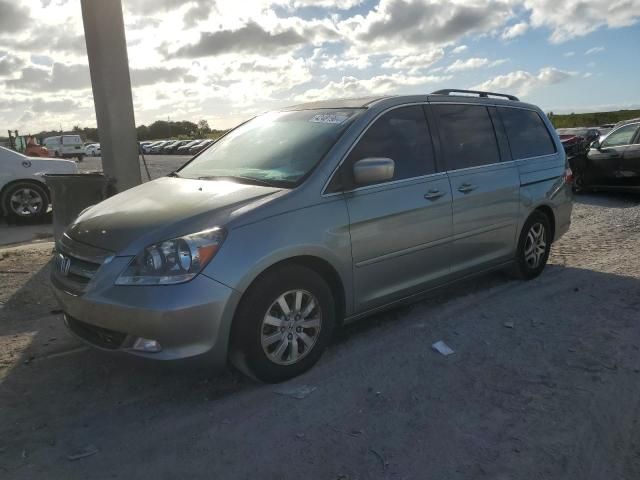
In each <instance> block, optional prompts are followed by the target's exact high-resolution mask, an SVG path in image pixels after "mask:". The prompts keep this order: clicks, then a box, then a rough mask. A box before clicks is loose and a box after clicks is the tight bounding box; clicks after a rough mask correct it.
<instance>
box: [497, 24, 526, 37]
mask: <svg viewBox="0 0 640 480" xmlns="http://www.w3.org/2000/svg"><path fill="white" fill-rule="evenodd" d="M527 30H529V24H528V23H527V22H520V23H516V24H515V25H512V26H510V27H509V28H507V29H506V30H505V31H504V32H502V38H503V39H505V40H511V39H513V38H516V37H519V36H520V35H524V34H525V33H526V32H527Z"/></svg>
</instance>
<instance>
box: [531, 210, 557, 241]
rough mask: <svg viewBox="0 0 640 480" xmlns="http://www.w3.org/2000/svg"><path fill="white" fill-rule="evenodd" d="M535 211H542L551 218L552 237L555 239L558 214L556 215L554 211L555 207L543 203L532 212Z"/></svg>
mask: <svg viewBox="0 0 640 480" xmlns="http://www.w3.org/2000/svg"><path fill="white" fill-rule="evenodd" d="M533 212H540V213H542V214H544V215H545V216H546V217H547V218H548V219H549V224H550V225H551V239H552V241H553V239H555V238H556V216H555V213H553V208H551V207H550V206H549V205H545V204H543V205H538V206H537V207H536V208H535V209H534V210H533V211H532V213H533Z"/></svg>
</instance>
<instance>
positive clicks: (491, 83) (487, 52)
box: [0, 0, 640, 131]
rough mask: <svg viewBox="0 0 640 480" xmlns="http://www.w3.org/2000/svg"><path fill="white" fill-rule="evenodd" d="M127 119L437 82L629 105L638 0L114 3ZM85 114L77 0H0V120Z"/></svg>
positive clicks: (48, 120) (243, 109) (241, 112)
mask: <svg viewBox="0 0 640 480" xmlns="http://www.w3.org/2000/svg"><path fill="white" fill-rule="evenodd" d="M123 8H124V16H125V25H126V26H125V28H126V35H127V44H128V51H129V64H130V69H131V79H132V83H133V95H134V104H135V113H136V123H137V124H142V123H151V122H153V121H154V120H158V119H167V118H168V117H170V118H171V119H172V120H181V119H189V120H193V121H197V120H199V119H202V118H204V119H207V120H208V121H209V123H210V125H211V126H212V127H218V128H227V127H230V126H233V125H234V124H236V123H238V122H239V121H241V120H244V119H246V118H248V117H250V116H252V115H254V114H256V113H259V112H263V111H266V110H269V109H273V108H278V107H280V106H284V105H288V104H292V103H299V102H303V101H307V100H316V99H322V98H331V97H351V96H361V95H369V94H404V93H425V92H431V91H433V90H436V89H439V88H445V87H456V88H470V87H473V88H481V89H487V90H494V91H504V92H509V93H515V94H517V95H520V96H521V97H523V98H524V99H526V100H527V101H530V102H533V103H536V104H538V105H540V106H541V107H542V108H544V109H545V110H547V111H548V110H553V111H555V112H571V111H576V112H578V111H591V110H605V109H618V108H627V107H638V106H640V80H639V79H640V63H639V62H638V61H637V59H638V46H640V23H638V22H639V20H640V0H561V1H559V0H482V1H481V0H191V1H183V0H123ZM74 124H81V125H86V126H94V125H95V116H94V111H93V99H92V96H91V88H90V80H89V73H88V66H87V58H86V51H85V44H84V36H83V27H82V16H81V10H80V1H79V0H0V128H2V130H3V131H5V130H7V129H8V128H12V129H14V128H18V129H20V130H22V131H39V130H41V129H44V128H59V127H60V126H62V128H70V127H71V126H72V125H74Z"/></svg>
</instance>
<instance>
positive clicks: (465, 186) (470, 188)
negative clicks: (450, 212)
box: [458, 183, 476, 193]
mask: <svg viewBox="0 0 640 480" xmlns="http://www.w3.org/2000/svg"><path fill="white" fill-rule="evenodd" d="M475 189H476V187H474V186H473V185H471V184H470V183H463V184H462V185H460V186H459V187H458V191H459V192H462V193H469V192H472V191H474V190H475Z"/></svg>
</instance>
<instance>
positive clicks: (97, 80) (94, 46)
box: [80, 0, 142, 192]
mask: <svg viewBox="0 0 640 480" xmlns="http://www.w3.org/2000/svg"><path fill="white" fill-rule="evenodd" d="M80 4H81V6H82V19H83V22H84V36H85V40H86V42H87V55H88V57H89V70H90V71H91V85H92V88H93V101H94V103H95V107H96V118H97V120H98V134H99V136H100V146H101V149H102V168H103V170H104V173H105V175H107V176H108V177H109V178H110V179H112V180H113V181H114V182H115V183H114V187H115V190H116V191H118V192H122V191H124V190H126V189H128V188H131V187H135V186H136V185H140V183H142V180H141V176H140V165H139V160H138V145H137V137H136V124H135V119H134V115H133V98H132V94H131V79H130V78H129V59H128V57H127V42H126V39H125V33H124V20H123V18H122V4H121V1H120V0H81V1H80Z"/></svg>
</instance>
